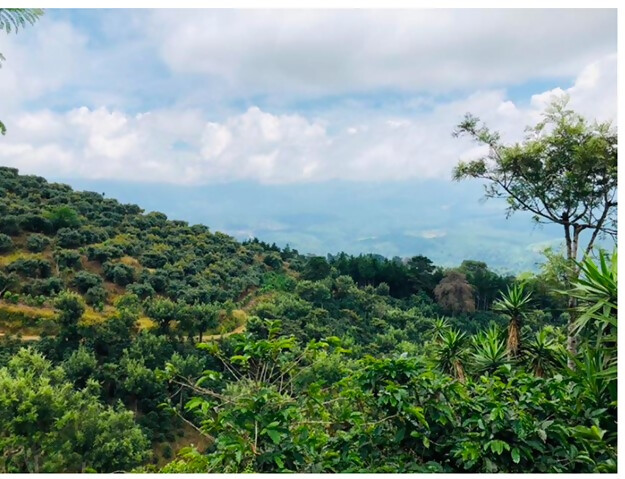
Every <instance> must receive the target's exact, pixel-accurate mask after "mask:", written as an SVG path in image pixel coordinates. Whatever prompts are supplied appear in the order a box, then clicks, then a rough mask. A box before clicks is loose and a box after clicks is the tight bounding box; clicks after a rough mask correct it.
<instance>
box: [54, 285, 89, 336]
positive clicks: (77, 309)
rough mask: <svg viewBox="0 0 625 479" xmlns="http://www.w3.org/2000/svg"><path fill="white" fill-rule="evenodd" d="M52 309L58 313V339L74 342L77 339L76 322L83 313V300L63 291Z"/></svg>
mask: <svg viewBox="0 0 625 479" xmlns="http://www.w3.org/2000/svg"><path fill="white" fill-rule="evenodd" d="M54 307H55V308H56V309H57V310H58V312H59V314H58V318H57V321H58V322H59V325H60V327H61V332H60V334H59V336H60V338H61V339H62V341H69V342H73V341H75V340H76V339H77V338H78V321H80V318H81V317H82V315H83V314H84V313H85V303H84V301H83V299H82V298H81V297H80V296H79V295H77V294H76V293H71V292H69V291H65V292H63V293H61V294H59V296H58V297H57V298H56V300H55V301H54Z"/></svg>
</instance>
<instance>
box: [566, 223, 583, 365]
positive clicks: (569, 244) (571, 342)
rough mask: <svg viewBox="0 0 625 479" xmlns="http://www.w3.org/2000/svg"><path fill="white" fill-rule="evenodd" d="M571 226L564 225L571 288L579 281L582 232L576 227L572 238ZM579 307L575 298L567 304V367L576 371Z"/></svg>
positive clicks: (569, 285)
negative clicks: (575, 329)
mask: <svg viewBox="0 0 625 479" xmlns="http://www.w3.org/2000/svg"><path fill="white" fill-rule="evenodd" d="M569 227H570V225H568V224H566V225H564V231H565V238H566V256H567V260H568V262H569V266H570V267H571V268H572V269H571V273H570V276H569V278H568V281H567V282H568V284H567V286H568V287H569V288H570V287H571V286H572V284H573V281H575V280H576V279H577V275H578V273H577V266H576V265H575V261H576V260H577V247H578V244H579V234H580V232H581V231H580V230H579V229H578V228H576V227H573V238H571V232H570V230H569ZM576 306H577V300H576V299H575V298H572V297H569V299H568V303H567V309H568V312H569V321H568V324H567V335H566V350H567V352H568V353H569V358H568V360H567V365H568V367H569V368H570V369H575V361H573V357H574V356H576V355H577V337H576V336H575V334H574V332H573V325H574V323H575V319H576V314H575V307H576Z"/></svg>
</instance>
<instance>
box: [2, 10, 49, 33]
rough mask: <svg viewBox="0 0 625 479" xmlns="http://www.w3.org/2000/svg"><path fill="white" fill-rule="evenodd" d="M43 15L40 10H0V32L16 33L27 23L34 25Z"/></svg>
mask: <svg viewBox="0 0 625 479" xmlns="http://www.w3.org/2000/svg"><path fill="white" fill-rule="evenodd" d="M42 15H43V9H41V8H0V30H6V32H7V33H11V30H15V33H17V32H18V30H19V28H20V27H22V28H24V27H25V26H26V24H27V23H30V24H31V25H34V24H35V22H36V21H37V20H38V19H39V17H41V16H42Z"/></svg>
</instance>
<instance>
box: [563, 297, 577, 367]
mask: <svg viewBox="0 0 625 479" xmlns="http://www.w3.org/2000/svg"><path fill="white" fill-rule="evenodd" d="M567 306H568V310H569V322H568V325H567V338H566V350H567V352H568V353H569V355H570V356H569V358H568V360H567V365H568V367H569V368H570V369H575V361H573V357H575V356H577V336H576V335H575V333H574V332H573V325H574V323H575V319H576V317H577V315H576V314H575V308H576V307H577V300H576V299H575V298H572V297H569V301H568V304H567Z"/></svg>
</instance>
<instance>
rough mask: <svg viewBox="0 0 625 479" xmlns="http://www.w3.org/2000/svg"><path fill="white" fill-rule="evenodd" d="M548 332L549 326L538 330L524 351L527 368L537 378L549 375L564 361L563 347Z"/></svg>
mask: <svg viewBox="0 0 625 479" xmlns="http://www.w3.org/2000/svg"><path fill="white" fill-rule="evenodd" d="M550 333H551V331H550V328H549V327H546V328H543V329H541V330H540V331H538V332H537V333H536V335H535V336H534V338H533V339H532V340H531V341H529V342H528V343H527V348H525V351H524V353H525V358H526V360H527V363H526V366H527V368H528V369H529V370H530V371H532V372H533V373H534V374H535V375H536V376H537V377H539V378H542V377H545V376H549V375H551V373H552V372H553V371H554V370H555V369H556V368H557V367H558V366H559V365H560V364H562V363H563V362H566V360H565V350H564V348H563V347H562V346H561V345H560V344H558V342H557V341H556V339H554V337H553V335H552V334H550Z"/></svg>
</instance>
